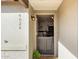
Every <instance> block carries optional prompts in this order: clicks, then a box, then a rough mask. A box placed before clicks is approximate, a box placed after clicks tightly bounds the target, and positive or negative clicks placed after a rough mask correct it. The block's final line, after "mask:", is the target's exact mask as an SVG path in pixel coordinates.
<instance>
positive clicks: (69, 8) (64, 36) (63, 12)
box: [58, 0, 78, 57]
mask: <svg viewBox="0 0 79 59" xmlns="http://www.w3.org/2000/svg"><path fill="white" fill-rule="evenodd" d="M58 20H59V21H58V23H59V24H58V26H59V41H60V42H61V44H63V45H64V46H65V47H66V48H67V49H68V50H69V51H70V52H71V53H72V54H73V55H74V56H76V57H77V55H78V54H77V52H78V51H77V44H78V42H77V41H78V38H77V37H78V36H77V24H78V23H77V21H78V20H77V0H64V1H63V3H62V4H61V6H60V7H59V9H58Z"/></svg>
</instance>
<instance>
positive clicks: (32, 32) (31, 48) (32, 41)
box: [29, 5, 35, 59]
mask: <svg viewBox="0 0 79 59" xmlns="http://www.w3.org/2000/svg"><path fill="white" fill-rule="evenodd" d="M32 15H34V12H33V8H32V7H31V5H29V59H33V58H32V55H33V51H34V50H35V45H34V44H35V25H34V24H35V21H32V18H31V16H32Z"/></svg>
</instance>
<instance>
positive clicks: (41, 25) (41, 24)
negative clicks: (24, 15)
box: [37, 15, 54, 55]
mask: <svg viewBox="0 0 79 59" xmlns="http://www.w3.org/2000/svg"><path fill="white" fill-rule="evenodd" d="M37 50H39V52H40V53H41V54H42V55H54V15H37Z"/></svg>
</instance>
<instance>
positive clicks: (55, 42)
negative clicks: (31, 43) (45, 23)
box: [34, 13, 58, 56]
mask: <svg viewBox="0 0 79 59" xmlns="http://www.w3.org/2000/svg"><path fill="white" fill-rule="evenodd" d="M37 15H53V16H54V55H46V56H57V54H58V44H57V41H58V40H57V28H56V27H57V21H56V20H57V15H56V13H35V14H34V16H35V32H36V33H35V36H36V37H35V41H36V43H35V49H37ZM44 56H45V55H44Z"/></svg>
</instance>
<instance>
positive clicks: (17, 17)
mask: <svg viewBox="0 0 79 59" xmlns="http://www.w3.org/2000/svg"><path fill="white" fill-rule="evenodd" d="M28 18H29V17H28V13H1V37H2V38H1V49H2V50H26V48H27V47H28V42H29V41H28V32H29V31H28V23H29V21H28V20H29V19H28Z"/></svg>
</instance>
